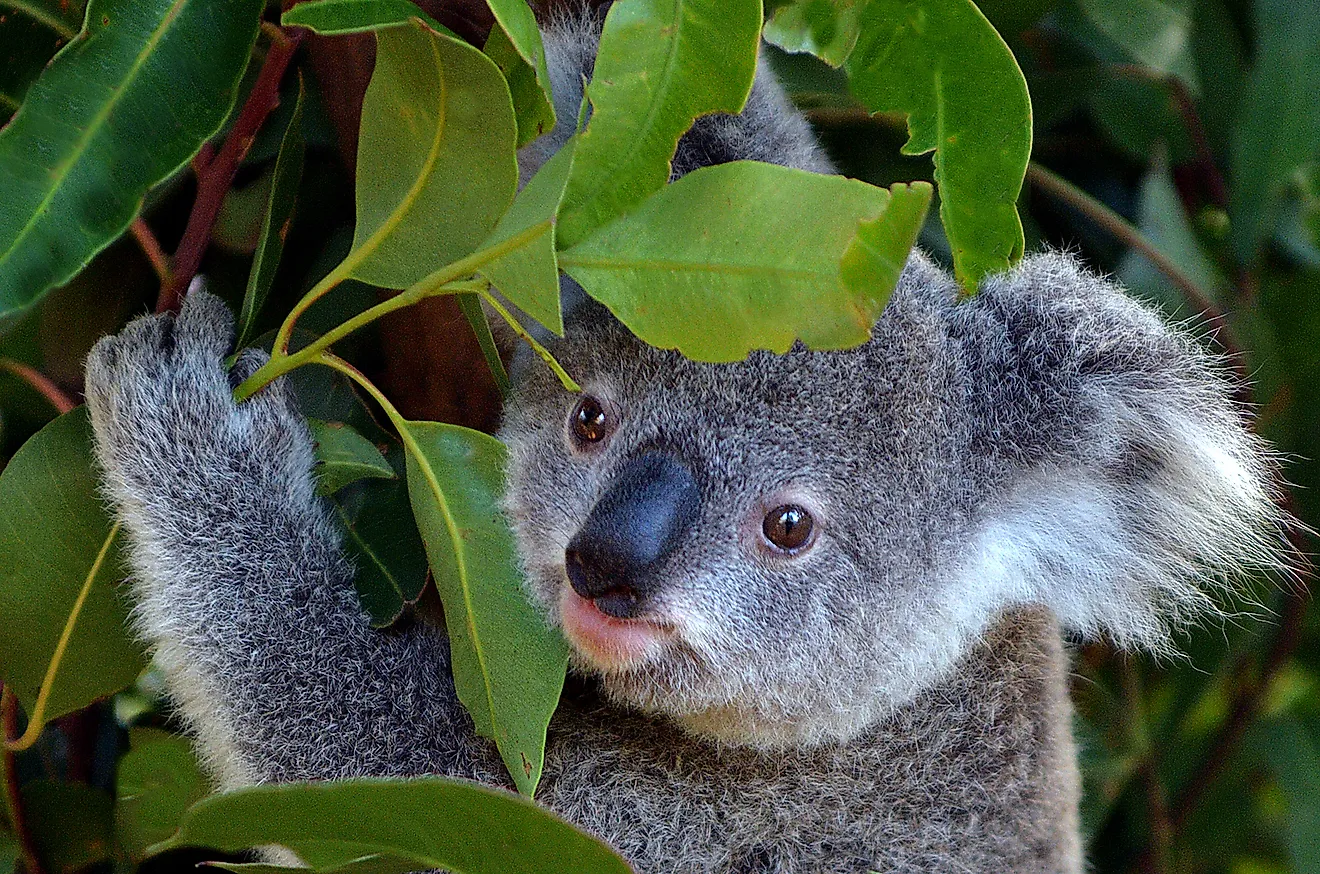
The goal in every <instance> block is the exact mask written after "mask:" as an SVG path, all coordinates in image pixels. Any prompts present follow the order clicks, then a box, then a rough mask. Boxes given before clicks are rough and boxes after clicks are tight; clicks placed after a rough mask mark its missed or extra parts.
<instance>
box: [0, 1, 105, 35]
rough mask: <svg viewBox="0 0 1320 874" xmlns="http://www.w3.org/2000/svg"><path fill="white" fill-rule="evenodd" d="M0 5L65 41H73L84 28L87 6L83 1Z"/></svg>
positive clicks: (24, 2)
mask: <svg viewBox="0 0 1320 874" xmlns="http://www.w3.org/2000/svg"><path fill="white" fill-rule="evenodd" d="M0 5H3V6H6V7H8V9H9V10H12V11H13V12H17V13H18V16H19V17H21V18H25V19H27V20H28V21H34V22H36V23H38V24H40V25H41V26H42V27H44V28H46V29H47V30H50V31H52V32H54V33H56V34H58V35H59V36H61V37H63V38H64V39H73V38H74V36H76V35H77V33H78V30H79V29H80V28H81V27H82V23H83V9H84V7H85V6H86V4H85V3H83V2H81V0H4V2H3V3H2V4H0ZM5 17H6V18H8V17H9V16H8V15H6V16H5Z"/></svg>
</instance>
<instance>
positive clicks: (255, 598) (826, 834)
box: [87, 16, 1283, 874]
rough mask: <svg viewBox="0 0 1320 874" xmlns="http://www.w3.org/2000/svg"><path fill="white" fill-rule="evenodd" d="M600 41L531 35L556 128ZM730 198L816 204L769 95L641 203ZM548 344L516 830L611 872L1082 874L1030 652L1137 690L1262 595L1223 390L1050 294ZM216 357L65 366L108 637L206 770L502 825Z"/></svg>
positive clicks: (239, 366) (284, 413)
mask: <svg viewBox="0 0 1320 874" xmlns="http://www.w3.org/2000/svg"><path fill="white" fill-rule="evenodd" d="M596 28H597V25H596V23H595V22H594V21H593V20H592V19H591V17H590V16H582V17H579V18H576V19H571V20H568V21H566V22H560V23H559V24H558V25H556V26H554V27H551V28H549V29H547V32H546V49H547V54H548V55H549V58H550V61H551V68H552V71H553V81H554V85H555V89H556V95H557V99H558V102H559V104H560V117H561V118H564V119H572V118H574V117H575V111H574V109H575V108H576V107H577V105H578V102H579V100H580V98H581V82H582V79H583V76H584V75H589V74H590V69H591V66H592V60H593V55H594V45H595V39H596V37H595V33H596ZM567 134H568V131H567V130H566V129H561V130H558V131H556V132H554V133H553V134H552V135H550V136H549V137H547V138H546V142H542V143H537V144H535V145H534V146H532V147H530V149H529V150H528V151H527V152H526V153H525V154H524V155H523V156H522V157H523V161H524V165H525V166H524V170H525V172H530V171H532V170H534V169H535V167H536V166H537V165H538V164H539V163H540V162H541V161H543V160H544V159H545V158H546V157H547V156H548V155H549V154H551V153H552V152H553V150H554V148H556V147H557V146H558V145H560V144H562V142H563V140H564V139H565V138H566V136H567ZM736 158H757V159H763V160H770V161H779V162H781V163H788V164H791V165H794V166H798V167H803V168H807V169H814V170H822V171H826V172H828V171H829V164H828V162H827V160H826V158H825V157H824V156H823V155H822V154H821V153H820V151H819V150H818V149H817V147H816V145H815V143H814V142H813V140H812V137H811V133H810V131H809V129H808V128H807V126H806V124H805V122H804V121H803V120H802V119H801V118H800V117H799V116H798V115H796V114H794V112H793V111H792V110H791V108H790V107H789V106H788V104H787V102H786V100H785V98H784V96H783V94H782V93H781V92H780V90H779V88H778V86H777V85H776V83H775V82H774V81H773V79H771V78H770V76H769V74H768V73H765V72H763V73H761V74H760V76H759V78H758V79H757V84H756V87H755V88H754V90H753V94H752V99H751V102H750V105H749V106H748V108H747V110H746V111H745V112H744V113H743V114H742V115H740V116H715V117H710V118H707V119H703V120H701V121H699V122H698V123H697V125H696V126H694V128H693V129H692V131H690V132H689V133H688V134H687V135H686V136H685V137H684V139H683V141H682V143H681V144H680V148H679V152H678V154H677V156H676V158H675V172H676V174H677V173H682V172H684V171H686V170H689V169H692V168H693V167H696V166H701V165H703V164H708V163H714V162H719V161H724V160H731V159H736ZM569 284H570V285H571V283H569ZM570 290H572V289H570ZM578 291H580V290H578ZM577 296H578V297H581V295H580V294H578V295H577ZM567 325H568V327H567V333H566V335H565V337H564V338H563V339H561V340H554V341H553V342H552V344H551V348H552V351H553V352H554V354H555V355H556V356H557V357H558V359H559V360H560V361H561V362H562V363H563V364H564V366H565V367H566V368H567V369H568V371H569V372H570V373H572V374H574V375H575V376H576V378H577V379H578V380H579V381H580V382H581V384H582V386H583V388H584V392H583V394H581V395H571V394H569V393H567V392H565V391H564V390H563V389H562V388H561V387H560V386H559V385H558V383H557V382H556V380H555V379H554V378H553V377H552V376H551V375H550V374H549V373H548V372H547V370H546V369H544V368H543V367H540V366H539V365H537V364H536V362H535V361H532V362H531V363H527V364H525V365H521V366H519V367H518V368H516V372H517V374H518V379H517V389H516V394H515V396H514V398H513V399H512V400H511V402H510V403H509V406H508V409H507V411H506V415H505V421H504V425H503V430H502V432H501V436H502V438H503V439H504V441H505V442H506V443H507V444H508V447H509V451H510V464H509V469H508V495H507V499H506V510H507V514H508V517H509V519H510V521H511V523H512V525H513V527H514V530H515V532H516V534H517V539H518V543H519V545H520V548H521V554H522V556H523V559H524V562H525V567H526V573H527V578H528V581H529V582H528V588H529V591H530V593H531V595H532V597H533V598H534V600H535V601H536V603H538V604H539V606H540V607H541V608H542V609H543V611H544V615H545V618H546V620H547V621H548V622H550V623H552V624H553V625H556V626H559V627H561V628H562V629H563V630H564V633H565V635H566V637H567V638H568V640H569V642H570V643H571V645H572V653H573V655H572V669H573V675H574V679H573V680H572V681H571V683H570V688H569V690H568V691H567V692H566V694H565V697H564V701H563V703H562V705H561V707H560V710H559V712H558V713H557V714H556V716H555V719H554V721H553V722H552V724H551V727H550V732H549V740H548V748H547V753H546V764H545V774H544V778H543V781H542V783H541V788H540V790H539V793H538V799H539V800H540V801H541V802H542V803H544V804H546V805H548V806H549V807H550V808H553V809H554V810H556V811H558V812H559V813H561V814H562V815H564V816H565V817H567V818H568V819H570V820H572V821H573V822H576V823H578V824H579V825H581V826H582V827H584V828H586V829H587V830H589V831H591V832H594V833H595V834H597V835H599V836H600V837H602V838H604V839H605V840H607V841H608V842H610V843H611V844H613V845H614V846H615V847H617V848H618V849H619V850H620V851H621V852H622V853H623V854H624V855H625V856H626V857H627V858H628V859H629V860H631V862H632V863H633V864H634V865H635V866H636V867H637V868H638V870H640V871H643V872H656V874H658V872H666V874H668V872H748V874H751V872H777V874H797V872H866V871H879V872H926V871H977V872H991V871H993V872H1028V871H1030V872H1077V871H1080V870H1081V867H1082V861H1081V850H1080V847H1079V838H1078V818H1077V802H1078V791H1079V790H1078V777H1077V769H1076V765H1075V762H1074V753H1073V746H1072V740H1071V734H1070V726H1069V720H1070V711H1069V704H1068V700H1067V697H1066V689H1065V679H1066V674H1067V670H1068V658H1067V654H1066V652H1065V650H1064V646H1063V642H1062V637H1061V630H1060V629H1061V628H1068V629H1073V630H1076V631H1078V632H1081V633H1106V634H1108V635H1110V636H1111V637H1112V638H1113V639H1114V640H1116V641H1117V642H1118V643H1120V644H1124V645H1131V646H1136V647H1144V648H1147V649H1150V650H1155V651H1161V650H1165V649H1166V648H1167V647H1168V646H1169V645H1170V644H1169V635H1170V632H1171V631H1174V630H1176V629H1177V628H1179V627H1181V626H1183V625H1185V624H1186V623H1187V622H1188V621H1190V620H1193V619H1195V618H1196V617H1198V616H1199V615H1201V614H1205V613H1208V612H1211V611H1213V610H1214V606H1213V601H1212V600H1211V598H1210V597H1209V596H1208V595H1207V594H1206V593H1205V590H1206V588H1209V589H1211V590H1213V589H1214V588H1215V587H1217V586H1223V585H1227V584H1229V583H1231V582H1232V581H1233V580H1234V579H1236V578H1238V577H1239V576H1240V575H1241V574H1243V573H1245V572H1249V571H1254V570H1257V569H1260V568H1270V567H1272V566H1277V565H1278V564H1279V561H1280V558H1279V556H1280V554H1281V553H1280V549H1281V547H1280V544H1281V539H1280V536H1279V532H1280V529H1281V526H1282V524H1283V519H1282V518H1281V516H1280V514H1279V512H1278V511H1277V510H1276V509H1275V503H1274V501H1273V498H1274V495H1273V493H1272V486H1271V482H1272V479H1273V475H1274V461H1273V459H1272V457H1271V455H1270V454H1269V452H1268V451H1267V450H1266V449H1265V447H1264V446H1263V445H1262V444H1261V442H1260V441H1259V440H1258V439H1257V438H1256V437H1255V436H1253V434H1252V433H1251V432H1250V431H1249V430H1248V428H1247V427H1246V425H1245V422H1244V414H1243V411H1242V410H1241V409H1239V408H1238V407H1237V406H1236V405H1235V404H1234V402H1233V401H1232V395H1233V390H1234V388H1235V386H1234V385H1233V384H1232V382H1231V380H1229V379H1228V378H1227V377H1226V376H1225V375H1224V373H1223V370H1222V367H1221V366H1220V363H1219V362H1218V361H1216V360H1215V359H1214V357H1213V356H1212V355H1210V354H1209V353H1208V352H1206V351H1205V350H1204V349H1203V348H1202V346H1201V345H1199V344H1198V343H1197V342H1196V341H1195V340H1193V339H1192V338H1190V337H1189V336H1187V335H1186V334H1184V333H1182V332H1181V331H1179V330H1177V329H1174V328H1170V327H1168V326H1166V325H1165V324H1163V323H1162V321H1161V320H1160V318H1158V317H1157V316H1156V315H1155V314H1154V313H1152V312H1151V311H1149V310H1148V309H1146V308H1145V307H1143V306H1142V305H1140V304H1137V303H1135V302H1133V301H1132V300H1129V299H1128V298H1127V297H1125V296H1124V294H1123V293H1122V292H1121V291H1120V290H1119V289H1118V288H1116V287H1115V286H1114V285H1113V284H1111V283H1109V282H1107V281H1105V280H1103V279H1101V278H1099V277H1097V276H1095V275H1093V274H1091V273H1088V272H1086V271H1085V270H1084V269H1082V268H1081V267H1080V266H1079V265H1078V264H1077V263H1076V262H1075V261H1074V260H1073V259H1072V258H1070V257H1069V256H1066V255H1062V254H1045V255H1038V256H1034V257H1030V258H1027V259H1026V260H1025V261H1024V262H1023V263H1022V264H1021V265H1019V266H1018V267H1017V268H1015V269H1014V270H1012V271H1010V272H1009V273H1007V274H1005V275H1003V276H999V277H995V278H992V279H990V280H988V281H987V282H985V283H984V286H983V287H982V289H981V291H980V293H979V295H977V296H976V297H974V298H971V299H968V300H959V298H958V295H957V291H956V288H955V285H954V282H953V281H952V280H951V279H950V277H949V276H947V275H946V274H945V273H943V272H942V271H941V270H940V269H938V268H937V267H935V266H934V265H933V264H932V263H931V262H930V261H929V260H928V259H927V258H925V257H924V256H922V255H921V254H919V253H914V254H913V255H912V257H911V259H910V261H909V262H908V264H907V267H906V269H905V270H904V272H903V274H902V278H901V280H900V282H899V285H898V288H897V290H896V291H895V293H894V295H893V298H892V300H891V302H890V303H889V305H888V307H887V309H886V310H885V311H884V314H883V315H882V316H881V318H880V320H879V322H878V323H877V324H876V326H875V330H874V338H873V339H872V340H871V341H870V342H868V343H867V344H865V345H863V346H861V347H860V348H857V349H853V350H850V351H844V352H812V351H808V350H806V349H803V348H795V349H793V350H792V351H790V352H789V353H788V354H785V355H772V354H768V353H754V354H753V355H751V356H750V357H749V358H748V359H747V360H746V361H743V362H741V363H736V364H727V365H712V364H701V363H695V362H692V361H689V360H686V359H684V358H683V357H681V356H680V355H678V354H676V353H674V352H670V351H663V350H659V349H655V348H651V347H649V346H646V345H645V344H643V343H641V342H639V341H638V340H636V339H635V338H634V337H633V336H632V335H631V334H629V332H628V331H627V330H625V329H624V328H623V327H621V326H620V325H619V324H618V323H617V322H616V321H615V320H614V319H613V318H612V317H611V316H610V314H609V313H608V312H606V311H605V310H604V309H603V308H601V307H599V306H597V305H595V304H593V303H590V302H584V301H580V302H578V303H577V304H576V305H574V306H572V307H571V308H570V310H569V313H568V319H567ZM232 336H233V331H232V319H231V317H230V314H229V312H228V311H227V310H226V309H225V307H224V306H223V305H222V304H221V303H220V302H219V301H218V300H216V299H215V298H213V297H210V296H208V295H206V294H204V293H196V294H193V295H191V296H190V297H189V299H188V300H187V302H186V303H185V305H184V309H183V312H182V314H181V315H180V316H179V317H178V318H177V319H175V318H171V317H145V318H142V319H139V320H137V321H135V322H133V323H132V324H131V325H129V326H128V327H127V328H126V329H124V331H123V332H122V333H121V334H120V335H119V336H117V337H113V338H107V339H104V340H102V341H101V342H100V343H99V344H98V345H97V346H96V348H95V349H94V350H93V352H92V354H91V357H90V359H89V361H88V365H87V398H88V402H89V405H90V408H91V415H92V422H93V425H94V427H95V433H96V448H97V453H98V458H99V461H100V464H101V466H102V468H103V471H104V483H105V489H106V493H107V495H108V496H109V498H110V500H111V502H112V503H113V505H114V507H115V509H116V511H117V513H118V515H119V518H120V519H121V520H122V522H123V524H124V529H125V531H126V532H127V533H128V536H129V542H130V544H131V561H132V568H133V579H134V582H133V592H134V597H135V599H136V602H137V609H136V613H135V615H136V622H137V625H138V628H139V630H140V632H141V633H142V635H143V636H144V637H145V638H146V639H147V640H148V641H149V642H150V643H151V645H152V646H153V648H154V651H155V656H156V659H157V661H158V663H159V665H160V666H161V667H162V669H163V670H164V672H165V673H166V675H167V677H168V679H169V690H170V693H171V696H172V698H173V701H174V703H175V705H176V706H177V709H178V712H179V713H180V714H181V716H182V718H183V719H184V720H185V721H186V723H187V724H188V726H189V728H190V730H191V731H192V732H193V734H194V735H195V738H196V742H197V748H198V750H199V752H200V755H201V756H202V758H203V760H204V762H205V764H206V765H207V766H208V767H209V768H210V770H211V772H212V773H213V774H214V776H215V778H216V780H217V782H218V783H219V784H220V785H221V786H223V787H236V786H240V785H246V784H251V783H257V782H268V781H288V780H308V779H311V780H316V779H334V778H343V777H351V776H359V775H419V774H447V775H451V776H455V777H462V778H470V779H474V780H479V781H483V782H487V783H491V784H496V785H507V777H506V776H505V775H504V772H503V768H502V766H501V764H500V761H499V759H498V757H497V755H496V754H495V752H494V751H493V749H492V748H491V745H490V744H489V743H488V742H486V741H484V740H482V739H480V738H477V737H475V736H474V734H473V732H472V727H471V722H470V720H469V718H468V717H467V715H466V713H465V712H464V711H463V709H462V707H461V706H460V705H459V704H458V702H457V700H456V698H455V694H454V689H453V685H452V681H451V678H450V670H449V653H448V646H447V642H446V639H445V637H444V632H443V630H442V629H436V628H433V627H431V626H429V625H427V624H424V623H415V624H412V625H410V626H409V627H406V628H402V629H397V630H393V631H390V632H379V631H375V630H372V629H371V628H370V627H369V625H368V622H367V619H366V617H365V616H364V614H363V612H362V610H361V609H360V607H359V605H358V602H357V597H356V595H355V593H354V589H353V584H352V578H353V568H352V567H351V566H350V565H349V563H348V562H347V561H346V560H345V558H344V555H343V553H342V551H341V549H340V546H339V543H338V540H337V535H336V533H335V529H334V528H333V527H332V525H331V522H330V520H329V518H328V516H327V513H326V510H325V508H324V507H323V506H322V505H321V503H320V502H319V500H318V498H317V497H316V495H315V493H314V490H313V479H312V444H311V440H310V437H309V434H308V430H307V428H306V426H305V424H304V422H303V420H302V419H301V418H300V416H299V415H298V413H297V411H296V410H295V408H294V407H293V405H292V403H291V401H290V399H289V398H288V397H287V395H286V390H285V388H284V387H283V386H282V385H281V384H280V383H276V384H274V385H272V386H270V387H269V388H268V389H266V390H265V391H263V392H261V393H259V394H258V395H256V396H255V397H253V398H252V399H250V400H248V401H247V402H245V403H242V404H238V405H236V404H235V403H234V402H233V400H232V398H231V393H230V392H231V388H232V387H233V386H234V385H235V384H236V381H237V380H239V379H241V378H242V377H243V376H245V375H246V374H248V373H250V372H251V371H252V370H253V369H254V368H255V367H256V366H258V365H259V363H260V361H261V355H260V354H259V353H255V352H251V351H248V352H243V353H242V354H241V355H240V356H239V358H238V361H237V363H236V365H235V366H234V368H233V370H232V371H231V372H229V373H226V372H225V370H224V369H223V366H222V361H223V359H224V358H225V356H226V355H227V354H228V353H229V352H230V344H231V342H232Z"/></svg>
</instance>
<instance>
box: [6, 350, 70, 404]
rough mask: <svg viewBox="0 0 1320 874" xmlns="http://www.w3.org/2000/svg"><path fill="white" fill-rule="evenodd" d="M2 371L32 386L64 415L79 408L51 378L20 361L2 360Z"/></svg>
mask: <svg viewBox="0 0 1320 874" xmlns="http://www.w3.org/2000/svg"><path fill="white" fill-rule="evenodd" d="M0 370H8V371H9V372H10V373H12V374H13V375H14V376H17V377H18V378H19V379H21V380H23V381H24V382H26V383H27V384H28V385H30V386H32V389H33V390H34V391H36V392H38V393H40V395H41V396H42V397H44V398H45V399H46V400H48V401H50V405H51V406H52V407H54V408H55V409H57V410H59V412H60V415H63V414H65V413H67V412H69V410H72V409H73V408H74V407H76V406H78V405H77V404H75V403H74V402H73V400H72V399H71V398H70V397H69V396H68V395H66V394H65V393H64V392H63V391H62V390H61V389H60V387H59V386H58V385H56V384H55V383H54V382H52V381H51V378H50V377H49V376H46V375H45V374H44V373H41V372H40V371H38V370H35V369H33V368H31V367H29V366H27V365H26V364H23V363H22V362H19V361H11V360H9V359H8V358H0Z"/></svg>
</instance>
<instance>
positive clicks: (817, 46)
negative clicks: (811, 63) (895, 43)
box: [765, 0, 867, 67]
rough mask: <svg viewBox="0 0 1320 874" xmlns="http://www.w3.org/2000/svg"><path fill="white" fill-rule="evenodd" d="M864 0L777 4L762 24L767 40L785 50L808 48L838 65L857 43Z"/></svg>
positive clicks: (808, 50)
mask: <svg viewBox="0 0 1320 874" xmlns="http://www.w3.org/2000/svg"><path fill="white" fill-rule="evenodd" d="M866 2H867V0H793V2H791V3H787V4H785V5H783V6H780V7H779V8H778V9H776V10H775V14H774V15H773V16H772V17H771V18H770V20H769V21H768V22H766V25H765V38H766V41H767V42H771V43H774V44H775V45H777V46H779V47H780V48H781V49H783V50H784V51H786V52H808V53H810V54H813V55H815V56H816V57H818V58H820V59H821V60H822V61H824V62H825V63H827V64H829V65H830V66H831V67H841V66H843V62H844V61H846V60H848V56H849V55H850V54H852V50H853V47H854V46H856V45H857V34H858V26H859V19H860V15H861V11H862V8H863V7H864V6H865V5H866Z"/></svg>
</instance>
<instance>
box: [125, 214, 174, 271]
mask: <svg viewBox="0 0 1320 874" xmlns="http://www.w3.org/2000/svg"><path fill="white" fill-rule="evenodd" d="M128 229H129V231H130V232H131V233H132V234H133V239H135V240H137V243H138V246H140V247H141V249H142V254H144V255H146V256H147V260H148V261H150V262H151V269H152V270H154V271H156V278H157V279H159V280H160V284H161V286H162V287H164V286H166V285H169V284H170V256H169V255H166V254H165V250H164V249H162V248H161V247H160V240H157V239H156V235H155V234H153V233H152V232H151V228H150V227H148V225H147V223H146V222H145V221H143V219H142V216H138V217H137V218H135V219H133V223H132V224H130V225H129V226H128Z"/></svg>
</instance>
